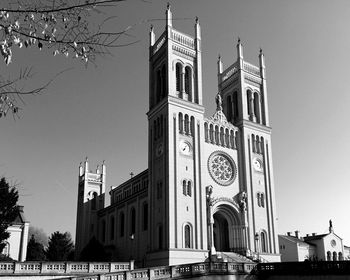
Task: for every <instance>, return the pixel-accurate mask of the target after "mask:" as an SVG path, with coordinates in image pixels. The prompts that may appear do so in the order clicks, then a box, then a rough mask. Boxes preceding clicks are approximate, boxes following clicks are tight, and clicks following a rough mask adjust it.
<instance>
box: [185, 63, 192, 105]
mask: <svg viewBox="0 0 350 280" xmlns="http://www.w3.org/2000/svg"><path fill="white" fill-rule="evenodd" d="M191 76H192V74H191V68H190V67H188V66H187V67H186V68H185V92H186V93H187V94H188V100H189V101H192V77H191Z"/></svg>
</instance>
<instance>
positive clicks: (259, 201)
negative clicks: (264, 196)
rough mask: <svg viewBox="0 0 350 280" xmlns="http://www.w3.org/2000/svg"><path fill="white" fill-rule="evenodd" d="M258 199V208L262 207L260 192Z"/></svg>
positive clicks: (257, 195)
mask: <svg viewBox="0 0 350 280" xmlns="http://www.w3.org/2000/svg"><path fill="white" fill-rule="evenodd" d="M256 198H257V202H258V206H259V207H260V206H261V194H260V193H259V192H258V193H257V194H256Z"/></svg>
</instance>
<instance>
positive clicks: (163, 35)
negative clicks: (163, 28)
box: [153, 32, 166, 54]
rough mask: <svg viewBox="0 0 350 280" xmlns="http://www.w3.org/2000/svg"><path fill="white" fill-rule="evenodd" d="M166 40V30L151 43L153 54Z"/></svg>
mask: <svg viewBox="0 0 350 280" xmlns="http://www.w3.org/2000/svg"><path fill="white" fill-rule="evenodd" d="M165 40H166V32H164V33H163V34H162V35H161V36H160V37H159V38H158V40H157V42H155V44H154V45H153V54H155V53H156V52H157V51H159V49H160V48H161V47H162V46H163V45H164V43H165Z"/></svg>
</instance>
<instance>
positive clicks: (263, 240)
mask: <svg viewBox="0 0 350 280" xmlns="http://www.w3.org/2000/svg"><path fill="white" fill-rule="evenodd" d="M260 242H261V252H263V253H266V252H267V246H266V234H265V232H261V234H260Z"/></svg>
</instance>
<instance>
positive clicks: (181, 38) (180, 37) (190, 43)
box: [171, 29, 194, 49]
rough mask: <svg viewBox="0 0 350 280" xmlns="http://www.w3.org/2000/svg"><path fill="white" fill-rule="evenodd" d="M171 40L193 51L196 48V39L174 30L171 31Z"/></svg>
mask: <svg viewBox="0 0 350 280" xmlns="http://www.w3.org/2000/svg"><path fill="white" fill-rule="evenodd" d="M171 38H172V39H173V40H174V41H175V42H177V43H179V44H181V45H183V46H186V47H189V48H191V49H193V48H194V39H193V38H191V37H189V36H188V35H186V34H183V33H181V32H179V31H177V30H174V29H173V30H172V31H171Z"/></svg>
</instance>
